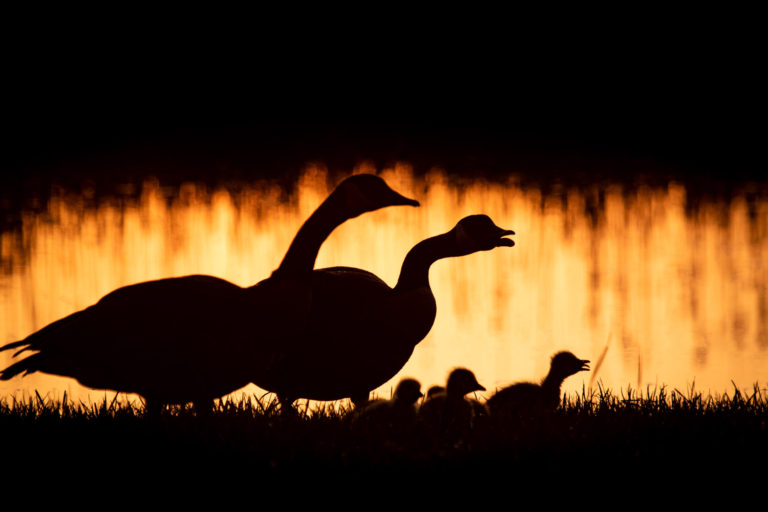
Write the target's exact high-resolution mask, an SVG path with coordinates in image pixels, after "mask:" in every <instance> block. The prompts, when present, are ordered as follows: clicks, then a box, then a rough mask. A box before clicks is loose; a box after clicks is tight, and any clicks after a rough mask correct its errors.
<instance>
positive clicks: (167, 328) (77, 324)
mask: <svg viewBox="0 0 768 512" xmlns="http://www.w3.org/2000/svg"><path fill="white" fill-rule="evenodd" d="M418 204H419V203H418V202H416V201H414V200H412V199H408V198H406V197H404V196H402V195H400V194H398V193H397V192H395V191H394V190H392V189H391V188H390V187H389V186H387V184H386V183H385V182H384V181H383V180H382V179H381V178H378V177H377V176H373V175H356V176H352V177H350V178H348V179H346V180H345V181H343V182H342V183H341V184H340V185H339V186H338V187H337V188H336V189H335V190H334V191H333V192H332V193H331V194H330V196H329V197H328V198H327V199H326V200H325V202H323V204H321V205H320V206H319V207H318V208H317V210H316V211H315V212H314V213H313V214H312V215H311V216H310V217H309V219H307V221H306V222H305V223H304V225H303V226H302V227H301V228H300V229H299V231H298V233H297V234H296V237H295V238H294V240H293V242H292V243H291V246H290V247H289V249H288V251H287V253H286V255H285V257H284V259H283V261H282V263H281V264H280V266H279V267H278V268H277V269H276V270H275V271H274V272H273V274H272V276H271V277H270V278H268V279H265V280H264V281H261V282H260V283H258V284H256V285H254V286H251V287H248V288H242V287H240V286H237V285H235V284H232V283H230V282H228V281H225V280H223V279H219V278H216V277H212V276H205V275H191V276H185V277H177V278H169V279H161V280H157V281H148V282H143V283H139V284H134V285H130V286H125V287H123V288H119V289H117V290H115V291H113V292H111V293H109V294H108V295H106V296H104V297H103V298H102V299H101V300H99V301H98V302H97V303H96V304H94V305H92V306H90V307H88V308H86V309H84V310H82V311H78V312H76V313H73V314H71V315H69V316H67V317H65V318H62V319H60V320H57V321H55V322H53V323H51V324H49V325H48V326H46V327H44V328H42V329H40V330H39V331H37V332H35V333H33V334H30V335H29V336H27V337H26V338H24V339H23V340H20V341H15V342H12V343H8V344H7V345H5V346H3V347H0V351H3V350H9V349H19V350H18V351H17V352H16V353H15V354H14V357H16V356H19V355H20V354H22V353H24V352H26V351H35V352H36V353H35V354H33V355H30V356H28V357H26V358H25V359H22V360H21V361H18V362H16V363H15V364H12V365H10V366H9V367H7V368H6V369H5V370H3V371H2V372H0V379H2V380H9V379H11V378H13V377H14V376H16V375H19V374H24V375H26V374H29V373H34V372H38V371H40V372H44V373H50V374H53V375H61V376H65V377H74V378H75V379H77V380H78V381H79V382H80V383H81V384H83V385H85V386H87V387H91V388H98V389H111V390H115V391H120V392H126V393H137V394H139V395H141V396H142V397H144V399H145V401H146V406H147V412H148V413H150V414H151V413H153V412H155V411H159V409H160V407H161V406H162V404H164V403H186V402H195V405H196V408H198V410H204V409H205V408H208V407H209V406H210V403H211V400H212V399H214V398H217V397H220V396H222V395H225V394H227V393H230V392H232V391H235V390H237V389H239V388H241V387H243V386H245V385H247V384H248V383H249V381H250V375H251V373H252V372H253V371H258V367H259V365H260V364H264V360H263V353H264V351H263V350H262V349H261V345H263V344H267V345H268V346H273V344H274V343H279V342H280V340H281V339H282V338H285V337H286V336H288V337H290V336H292V335H293V336H295V334H296V333H297V332H298V331H299V330H302V329H303V323H306V322H307V320H308V318H309V308H310V304H311V293H310V285H311V276H312V268H313V267H314V264H315V259H316V257H317V253H318V251H319V249H320V246H321V244H322V243H323V241H324V240H325V239H326V238H327V237H328V235H329V234H330V233H331V231H333V229H334V228H336V227H337V226H338V225H340V224H341V223H343V222H344V221H346V220H348V219H351V218H353V217H356V216H358V215H360V214H362V213H365V212H370V211H373V210H377V209H379V208H383V207H385V206H394V205H412V206H418Z"/></svg>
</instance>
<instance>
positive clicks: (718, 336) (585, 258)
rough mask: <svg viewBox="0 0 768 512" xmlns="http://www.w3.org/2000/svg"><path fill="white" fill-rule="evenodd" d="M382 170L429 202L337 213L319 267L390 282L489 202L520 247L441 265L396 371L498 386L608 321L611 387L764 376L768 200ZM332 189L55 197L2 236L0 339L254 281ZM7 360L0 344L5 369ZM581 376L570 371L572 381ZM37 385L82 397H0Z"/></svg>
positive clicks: (597, 344) (606, 378)
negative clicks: (207, 280) (179, 279)
mask: <svg viewBox="0 0 768 512" xmlns="http://www.w3.org/2000/svg"><path fill="white" fill-rule="evenodd" d="M358 171H365V172H372V171H374V169H371V168H370V167H369V166H368V167H365V166H363V167H361V168H360V169H358ZM380 175H381V176H382V177H384V179H385V180H387V181H388V182H389V183H390V184H391V185H392V186H393V187H394V188H395V189H397V190H398V191H401V192H402V193H403V194H405V195H408V196H411V197H416V198H418V199H419V200H420V201H421V203H422V206H421V208H419V209H404V208H387V209H383V210H379V211H377V212H372V213H369V214H366V215H364V216H362V217H360V218H358V219H354V220H352V221H350V222H347V223H345V224H344V225H342V226H341V227H340V228H339V229H337V230H336V231H335V232H334V233H333V234H332V236H331V237H330V238H329V239H328V241H327V242H326V243H325V244H324V245H323V247H322V249H321V251H320V253H319V255H318V260H317V267H319V268H320V267H326V266H335V265H345V266H354V267H360V268H363V269H366V270H369V271H371V272H373V273H375V274H376V275H378V276H380V277H381V278H382V279H383V280H384V281H385V282H387V283H388V284H390V285H394V283H395V282H396V280H397V276H398V273H399V270H400V265H401V263H402V260H403V258H404V256H405V254H406V252H407V251H408V250H409V249H410V248H411V247H412V246H413V245H414V244H416V243H417V242H418V241H420V240H422V239H424V238H427V237H429V236H433V235H435V234H438V233H443V232H445V231H447V230H449V229H451V228H452V227H453V226H454V225H455V223H456V222H457V221H458V220H459V219H460V218H462V217H464V216H466V215H470V214H475V213H486V214H488V215H490V216H491V218H493V220H494V221H495V222H496V224H498V225H499V226H501V227H504V228H509V229H513V230H515V232H516V233H517V234H516V235H515V237H514V239H515V241H516V244H517V245H516V246H515V247H514V248H513V249H508V248H499V249H496V250H494V251H490V252H482V253H478V254H473V255H471V256H467V257H464V258H454V259H447V260H443V261H440V262H438V263H436V264H435V265H434V267H433V269H432V271H431V278H430V280H431V283H432V287H433V291H434V294H435V296H436V299H437V304H438V314H437V319H436V322H435V326H434V328H433V330H432V331H431V332H430V334H429V335H428V336H427V338H426V339H425V340H424V341H423V342H422V343H421V344H420V345H419V346H418V347H417V349H416V351H415V353H414V356H413V357H412V358H411V360H410V361H409V362H408V364H407V365H406V367H405V368H404V369H403V370H402V371H401V373H400V374H399V375H398V376H396V377H395V379H393V380H395V381H396V380H397V379H399V378H400V377H402V376H406V375H409V376H415V377H418V378H419V379H420V380H421V381H422V383H423V384H424V385H425V386H428V385H430V384H433V383H440V382H443V381H444V379H445V376H446V374H447V372H448V371H449V370H450V369H451V368H452V367H455V366H459V365H461V366H467V367H470V368H472V369H473V370H474V372H475V374H476V375H477V376H478V379H479V380H480V382H481V383H483V384H484V385H485V386H486V387H487V388H488V389H489V390H492V389H493V388H494V387H496V386H501V385H504V384H507V383H509V382H511V381H516V380H521V379H538V378H540V377H541V376H543V374H544V373H545V372H546V371H547V369H548V362H549V357H550V355H551V354H552V353H554V352H555V351H557V350H561V349H568V350H572V351H573V352H574V353H576V354H577V355H578V356H579V357H584V358H588V359H595V358H596V357H597V356H598V354H600V353H601V351H602V350H603V347H604V346H605V340H606V339H607V338H608V335H609V333H612V338H613V340H614V341H613V342H612V346H611V348H610V350H609V351H608V353H607V356H606V359H605V362H604V363H603V365H602V366H601V368H600V375H598V376H597V377H598V379H599V380H601V381H602V382H603V383H604V384H606V385H608V386H610V387H614V388H617V387H623V386H626V385H627V384H631V385H632V386H635V385H637V384H640V385H642V386H644V385H649V384H650V385H653V384H656V383H658V384H661V383H664V384H667V385H670V386H675V387H679V388H681V389H684V388H686V387H687V386H688V385H689V384H690V383H691V382H692V381H693V380H694V379H695V380H696V384H697V387H699V388H700V389H706V388H712V389H713V390H714V391H723V390H726V389H727V388H728V387H729V386H730V381H731V379H733V380H734V381H736V382H737V384H739V385H741V386H751V384H752V383H753V382H755V381H761V382H765V381H766V380H767V379H768V370H767V369H766V368H768V365H766V364H765V363H766V358H767V356H766V351H768V320H767V319H766V317H767V316H768V292H767V291H766V286H768V284H767V283H768V275H767V273H768V264H766V263H765V262H766V261H768V220H767V219H768V205H767V204H766V202H765V201H761V200H755V199H748V198H746V197H736V198H734V199H733V200H732V201H731V202H730V203H728V204H720V203H706V202H696V203H694V202H688V198H687V192H686V189H685V187H684V186H683V185H681V184H676V183H672V184H669V185H668V186H667V187H660V188H648V187H640V188H637V189H627V188H621V187H618V186H607V187H598V186H592V187H585V188H584V189H569V190H559V191H557V192H556V193H551V194H544V193H543V192H542V191H541V190H539V189H537V188H534V187H522V186H520V185H519V184H518V183H517V182H516V181H514V179H510V180H509V181H507V182H485V181H470V182H466V183H458V182H456V181H453V180H452V179H451V178H450V177H449V176H448V175H446V174H444V173H441V172H439V171H433V172H430V173H428V174H427V175H426V176H423V177H417V176H416V175H414V173H413V172H412V171H411V169H410V168H409V167H408V166H406V165H401V164H400V165H396V166H394V167H392V168H389V169H383V170H381V172H380ZM329 191H330V186H329V180H328V176H327V175H326V173H325V171H324V170H323V169H322V168H319V167H314V168H310V169H308V170H307V172H305V173H304V174H303V175H302V176H301V178H300V180H299V182H298V185H297V187H296V190H295V191H294V193H293V194H290V195H286V193H285V191H283V190H282V189H280V188H279V187H278V186H277V185H275V184H272V183H258V184H254V185H253V186H251V187H245V188H243V189H241V190H239V191H237V192H232V191H228V190H225V189H217V190H210V191H209V190H207V189H206V188H205V187H203V186H198V185H195V184H184V185H182V186H181V187H180V188H179V189H178V190H175V191H170V193H169V191H167V190H164V189H162V188H161V187H160V186H159V184H158V183H157V182H154V181H148V182H147V183H145V184H144V188H143V191H142V194H141V197H140V199H139V200H138V201H137V202H136V203H135V204H126V203H121V202H119V201H118V200H116V199H112V200H105V201H104V202H102V203H101V204H100V205H99V206H98V207H96V208H86V207H85V206H84V204H85V203H84V201H83V199H82V198H79V197H76V196H69V195H67V196H65V195H54V196H53V197H52V199H51V201H50V202H49V204H48V209H47V211H46V212H45V213H44V214H39V213H25V214H24V215H23V216H22V227H21V230H20V232H9V233H2V234H0V258H1V259H2V266H1V267H0V268H2V273H1V274H0V343H7V342H10V341H15V340H16V339H19V338H22V337H24V336H26V335H27V334H29V333H31V332H33V331H35V330H37V329H40V328H41V327H43V326H45V325H46V324H48V323H49V322H51V321H54V320H56V319H58V318H61V317H63V316H65V315H68V314H70V313H72V312H74V311H76V310H79V309H82V308H84V307H87V306H88V305H90V304H92V303H94V302H96V301H97V300H99V298H101V297H102V296H103V295H105V294H106V293H108V292H110V291H112V290H114V289H116V288H118V287H120V286H125V285H127V284H131V283H135V282H139V281H145V280H150V279H158V278H163V277H171V276H180V275H186V274H194V273H203V274H210V275H215V276H219V277H222V278H224V279H228V280H230V281H232V282H234V283H236V284H239V285H242V286H248V285H251V284H254V283H256V282H258V281H259V280H261V279H263V278H265V277H267V276H268V275H269V274H270V273H271V271H272V270H273V269H274V268H275V267H276V266H277V265H278V264H279V262H280V260H281V259H282V256H283V254H284V252H285V250H286V248H287V247H288V245H289V244H290V241H291V240H292V238H293V235H294V234H295V233H296V231H297V230H298V228H299V226H300V225H301V224H302V222H303V221H304V220H305V219H306V218H307V217H308V216H309V215H310V214H311V213H312V211H314V209H315V208H316V207H317V205H318V204H320V202H321V201H322V200H323V199H324V198H325V197H326V196H327V194H328V193H329ZM692 204H693V205H695V206H691V205H692ZM105 342H108V341H105ZM9 361H10V354H7V353H3V354H2V355H0V364H2V365H3V366H5V365H7V364H8V362H9ZM640 368H642V369H640ZM639 373H642V375H639ZM590 377H591V376H586V377H585V378H583V379H582V380H579V379H571V381H568V382H566V387H565V389H566V391H575V390H580V389H581V386H582V384H583V383H586V382H588V379H589V378H590ZM639 378H640V381H639V382H638V379H639ZM391 387H392V382H390V383H387V384H385V385H384V386H382V388H381V389H380V390H379V393H381V394H387V393H388V391H387V390H389V389H390V388H391ZM35 388H39V389H41V390H42V391H44V392H48V391H50V392H53V393H58V394H59V396H60V394H61V392H63V390H65V389H66V390H67V392H68V394H70V396H73V397H74V398H75V399H77V398H79V397H86V396H88V395H87V394H88V392H87V390H84V389H82V388H80V387H79V386H77V384H76V383H75V382H74V381H72V380H68V379H60V378H55V377H50V376H46V375H32V376H29V377H26V378H25V379H23V380H22V379H14V380H12V381H10V382H7V383H5V382H4V383H2V387H0V394H1V395H3V396H4V395H8V394H11V393H19V392H27V393H29V392H32V390H33V389H35ZM249 390H251V391H253V390H254V388H249ZM99 393H101V392H97V394H96V395H94V396H95V397H99V396H102V395H101V394H99Z"/></svg>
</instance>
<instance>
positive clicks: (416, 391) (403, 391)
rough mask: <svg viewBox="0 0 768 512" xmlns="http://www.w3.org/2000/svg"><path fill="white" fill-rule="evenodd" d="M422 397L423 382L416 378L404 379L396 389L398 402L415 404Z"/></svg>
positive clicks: (395, 397)
mask: <svg viewBox="0 0 768 512" xmlns="http://www.w3.org/2000/svg"><path fill="white" fill-rule="evenodd" d="M421 397H422V393H421V384H420V383H419V381H417V380H416V379H403V380H401V381H400V383H399V384H398V385H397V388H396V389H395V396H394V399H395V400H396V401H397V402H401V403H407V404H415V403H416V401H417V400H418V399H419V398H421Z"/></svg>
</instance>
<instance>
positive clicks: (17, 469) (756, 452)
mask: <svg viewBox="0 0 768 512" xmlns="http://www.w3.org/2000/svg"><path fill="white" fill-rule="evenodd" d="M299 405H300V407H299V412H298V414H296V415H290V416H284V415H281V414H280V413H279V411H278V407H277V405H276V403H275V402H270V401H268V400H263V399H262V400H258V399H257V398H255V397H253V398H250V399H248V398H246V399H243V400H241V401H240V402H232V401H227V402H224V403H221V404H217V406H216V409H215V410H214V411H213V412H212V413H211V414H210V416H209V417H205V418H198V417H196V416H195V414H194V413H193V412H192V410H190V409H177V410H171V411H165V412H164V413H163V415H162V417H161V418H159V419H154V420H150V419H146V418H145V417H144V416H143V411H142V407H141V405H140V404H138V405H137V404H129V403H125V402H122V403H121V402H119V401H112V402H111V403H110V402H109V401H105V402H103V403H101V404H90V405H85V404H73V403H72V402H70V401H68V400H67V399H66V398H65V399H64V401H62V402H58V403H54V402H52V401H50V400H46V399H45V398H43V397H39V396H38V397H35V398H32V399H28V400H25V401H20V400H15V399H4V400H2V401H0V435H1V436H2V443H3V448H2V468H3V476H4V483H5V484H6V486H8V488H9V489H12V488H14V486H16V485H29V483H30V481H34V482H35V485H46V482H54V481H58V482H61V481H64V482H71V483H73V484H77V485H85V486H87V485H89V484H92V483H94V482H100V483H101V484H104V483H106V482H113V483H115V484H117V483H120V484H119V485H124V484H129V485H130V484H131V483H133V484H137V485H139V486H140V487H141V486H147V485H150V486H151V485H158V486H161V487H162V486H165V485H166V484H167V485H171V482H177V481H183V482H186V483H190V482H201V481H204V482H209V481H210V482H213V481H219V482H226V481H228V480H229V479H233V481H245V482H250V483H251V484H254V485H259V486H264V485H267V486H268V485H269V484H271V483H280V484H287V485H288V488H296V489H300V488H301V487H302V485H304V484H307V483H308V484H310V485H312V484H314V485H325V484H326V483H328V484H330V485H336V484H338V485H340V486H341V487H340V488H338V489H337V490H339V491H341V492H354V491H355V490H357V491H360V492H363V493H366V492H368V491H367V490H368V489H373V488H376V487H379V486H385V487H386V488H389V489H397V488H398V487H400V486H401V487H402V488H403V489H406V488H413V489H419V490H420V491H419V492H421V490H423V489H430V488H431V487H432V486H433V485H442V484H443V483H448V482H452V483H455V484H456V485H469V486H476V488H477V489H478V490H480V489H485V490H486V491H488V490H495V492H497V493H501V494H503V493H505V492H507V491H509V492H520V491H522V490H524V489H526V488H527V484H528V483H529V482H534V483H537V484H542V483H547V485H551V487H552V489H557V488H559V487H561V486H562V485H563V484H565V483H570V484H574V485H581V484H583V483H586V482H589V483H590V484H591V485H598V486H601V485H608V484H613V485H616V484H618V485H623V484H624V483H626V484H627V485H631V486H632V487H634V488H637V486H638V485H639V484H640V483H641V482H646V483H647V484H649V485H651V484H652V485H681V484H682V483H684V482H688V483H691V482H697V485H704V486H707V485H709V484H708V483H707V482H710V483H713V485H714V484H715V483H716V484H717V485H725V484H726V483H728V482H730V483H737V482H738V483H740V484H741V483H743V484H745V485H747V482H748V481H750V479H752V478H757V477H759V474H758V473H755V471H754V470H753V469H752V466H753V465H754V464H755V463H757V464H759V465H758V466H757V467H759V468H763V467H764V465H763V464H764V461H765V460H768V398H767V397H766V393H765V392H764V391H763V392H761V391H760V389H759V387H758V386H755V388H754V389H753V390H751V391H749V392H744V391H741V392H740V391H734V392H733V393H730V394H728V395H723V396H716V397H707V396H702V395H701V394H698V393H694V392H688V393H687V394H683V393H680V392H678V391H671V392H670V390H668V389H661V390H657V391H655V392H650V393H648V392H643V393H642V396H641V395H639V394H638V393H636V392H635V391H630V392H627V391H622V392H620V393H619V394H614V393H612V392H610V391H604V390H602V391H597V392H594V393H592V394H587V393H582V394H581V395H579V396H572V397H566V400H565V402H564V404H563V407H562V408H561V410H559V411H557V413H555V414H551V415H546V416H541V417H535V418H530V417H529V418H516V419H513V418H506V419H503V420H502V419H497V418H487V417H486V418H479V419H478V420H477V421H475V423H474V424H473V426H472V428H471V429H465V430H461V429H459V430H451V431H447V432H435V431H434V430H431V429H428V428H425V427H423V426H422V425H413V426H409V427H408V428H406V429H401V428H399V427H390V426H388V427H386V428H378V427H376V426H368V425H366V426H365V428H360V427H359V426H356V424H353V423H352V422H351V421H350V418H351V417H352V415H351V413H350V412H349V411H348V410H345V409H344V408H343V407H333V406H326V407H319V408H316V409H314V410H311V411H310V412H309V414H307V413H306V412H305V411H304V410H303V403H302V404H299ZM760 471H762V470H760ZM499 485H502V486H504V487H503V488H499V487H498V486H499ZM545 487H546V485H545ZM226 492H231V490H228V491H226ZM484 492H485V491H484Z"/></svg>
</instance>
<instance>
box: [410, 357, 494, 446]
mask: <svg viewBox="0 0 768 512" xmlns="http://www.w3.org/2000/svg"><path fill="white" fill-rule="evenodd" d="M473 391H485V387H483V386H482V385H481V384H480V383H479V382H477V378H476V377H475V374H474V373H472V371H471V370H468V369H466V368H455V369H454V370H453V371H451V373H450V374H449V375H448V382H447V383H446V385H445V391H438V392H436V393H435V394H434V395H433V396H432V397H430V399H429V400H425V401H424V403H423V404H422V406H421V408H420V409H419V418H420V419H421V421H422V423H423V425H424V426H425V427H426V428H427V429H428V430H429V431H431V432H432V433H433V434H440V435H441V436H444V435H446V434H448V435H449V436H451V435H464V434H466V433H467V432H468V431H469V430H470V429H471V428H472V426H473V424H474V421H475V419H476V418H477V417H478V416H480V415H482V414H484V411H485V408H484V406H483V405H482V404H480V403H479V402H477V401H476V400H472V399H468V398H465V396H466V395H467V394H468V393H472V392H473Z"/></svg>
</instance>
